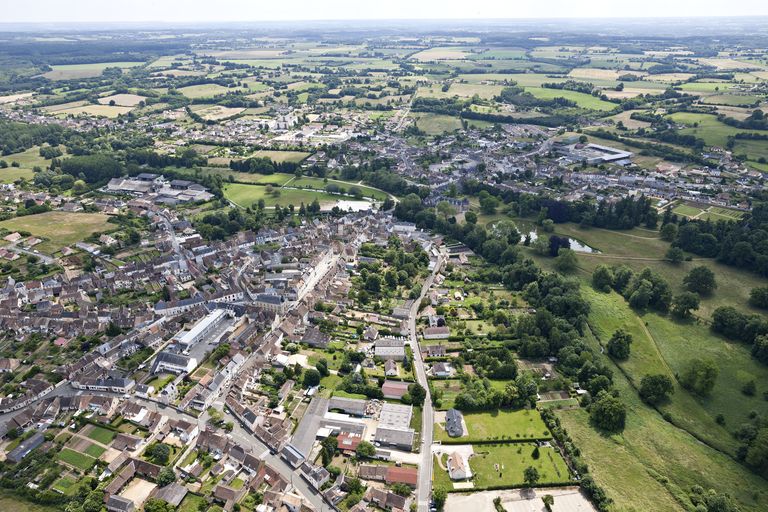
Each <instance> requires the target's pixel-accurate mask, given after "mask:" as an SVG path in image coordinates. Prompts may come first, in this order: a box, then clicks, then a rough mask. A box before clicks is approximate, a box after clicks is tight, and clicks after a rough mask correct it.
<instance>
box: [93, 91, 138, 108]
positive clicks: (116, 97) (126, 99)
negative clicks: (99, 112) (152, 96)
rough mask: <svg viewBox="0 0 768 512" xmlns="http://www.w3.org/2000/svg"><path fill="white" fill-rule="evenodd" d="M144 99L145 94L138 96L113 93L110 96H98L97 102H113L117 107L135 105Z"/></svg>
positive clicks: (103, 103) (105, 103)
mask: <svg viewBox="0 0 768 512" xmlns="http://www.w3.org/2000/svg"><path fill="white" fill-rule="evenodd" d="M146 99H147V98H146V97H145V96H139V95H138V94H113V95H111V96H105V97H103V98H99V103H101V104H102V105H109V104H110V103H112V102H114V104H115V105H117V106H119V107H135V106H137V105H138V104H139V103H141V102H142V101H144V100H146Z"/></svg>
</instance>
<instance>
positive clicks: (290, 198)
mask: <svg viewBox="0 0 768 512" xmlns="http://www.w3.org/2000/svg"><path fill="white" fill-rule="evenodd" d="M275 190H278V189H275ZM279 192H280V195H279V196H274V195H270V194H267V191H266V187H263V186H260V185H246V184H241V183H229V184H227V185H225V186H224V197H226V198H227V199H229V200H230V201H232V202H233V203H235V204H237V205H238V206H242V207H243V208H245V207H248V206H251V205H253V204H256V203H258V202H259V199H263V200H264V204H265V205H266V206H267V207H274V206H275V205H276V204H279V205H281V206H288V205H291V204H292V205H294V206H295V207H296V208H298V207H299V205H300V204H301V203H302V202H303V203H304V204H305V205H308V204H310V203H311V202H312V201H314V200H315V199H317V200H318V201H319V202H320V204H321V205H332V204H335V203H336V201H338V200H339V199H344V196H339V195H334V194H328V193H326V192H319V191H316V190H298V189H286V188H284V189H279ZM0 226H2V223H0Z"/></svg>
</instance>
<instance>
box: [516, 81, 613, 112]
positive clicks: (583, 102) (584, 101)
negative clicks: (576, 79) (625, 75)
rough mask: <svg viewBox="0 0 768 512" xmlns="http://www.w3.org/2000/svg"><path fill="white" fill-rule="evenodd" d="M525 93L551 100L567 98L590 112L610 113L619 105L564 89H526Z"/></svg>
mask: <svg viewBox="0 0 768 512" xmlns="http://www.w3.org/2000/svg"><path fill="white" fill-rule="evenodd" d="M525 91H526V92H529V93H531V94H533V95H534V96H535V97H537V98H540V99H544V100H551V99H554V98H565V99H567V100H571V101H573V102H575V103H576V104H577V105H578V106H579V107H581V108H587V109H590V110H600V111H603V112H608V111H611V110H614V109H615V108H616V107H617V105H616V104H615V103H611V102H608V101H604V100H601V99H600V98H596V97H594V96H592V95H591V94H584V93H582V92H575V91H568V90H563V89H546V88H543V87H525Z"/></svg>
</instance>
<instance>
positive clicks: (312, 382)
mask: <svg viewBox="0 0 768 512" xmlns="http://www.w3.org/2000/svg"><path fill="white" fill-rule="evenodd" d="M321 378H322V377H321V375H320V372H319V371H317V369H315V368H310V369H308V370H307V371H305V372H304V380H303V381H302V382H303V384H304V387H305V388H312V387H315V386H317V385H319V384H320V379H321Z"/></svg>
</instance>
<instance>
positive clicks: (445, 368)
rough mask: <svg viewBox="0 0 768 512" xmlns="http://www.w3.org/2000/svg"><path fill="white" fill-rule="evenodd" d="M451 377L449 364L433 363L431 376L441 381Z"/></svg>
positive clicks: (451, 368)
mask: <svg viewBox="0 0 768 512" xmlns="http://www.w3.org/2000/svg"><path fill="white" fill-rule="evenodd" d="M452 375H453V367H451V364H450V363H443V362H440V363H435V364H433V365H432V376H433V377H439V378H442V379H445V378H448V377H450V376H452Z"/></svg>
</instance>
